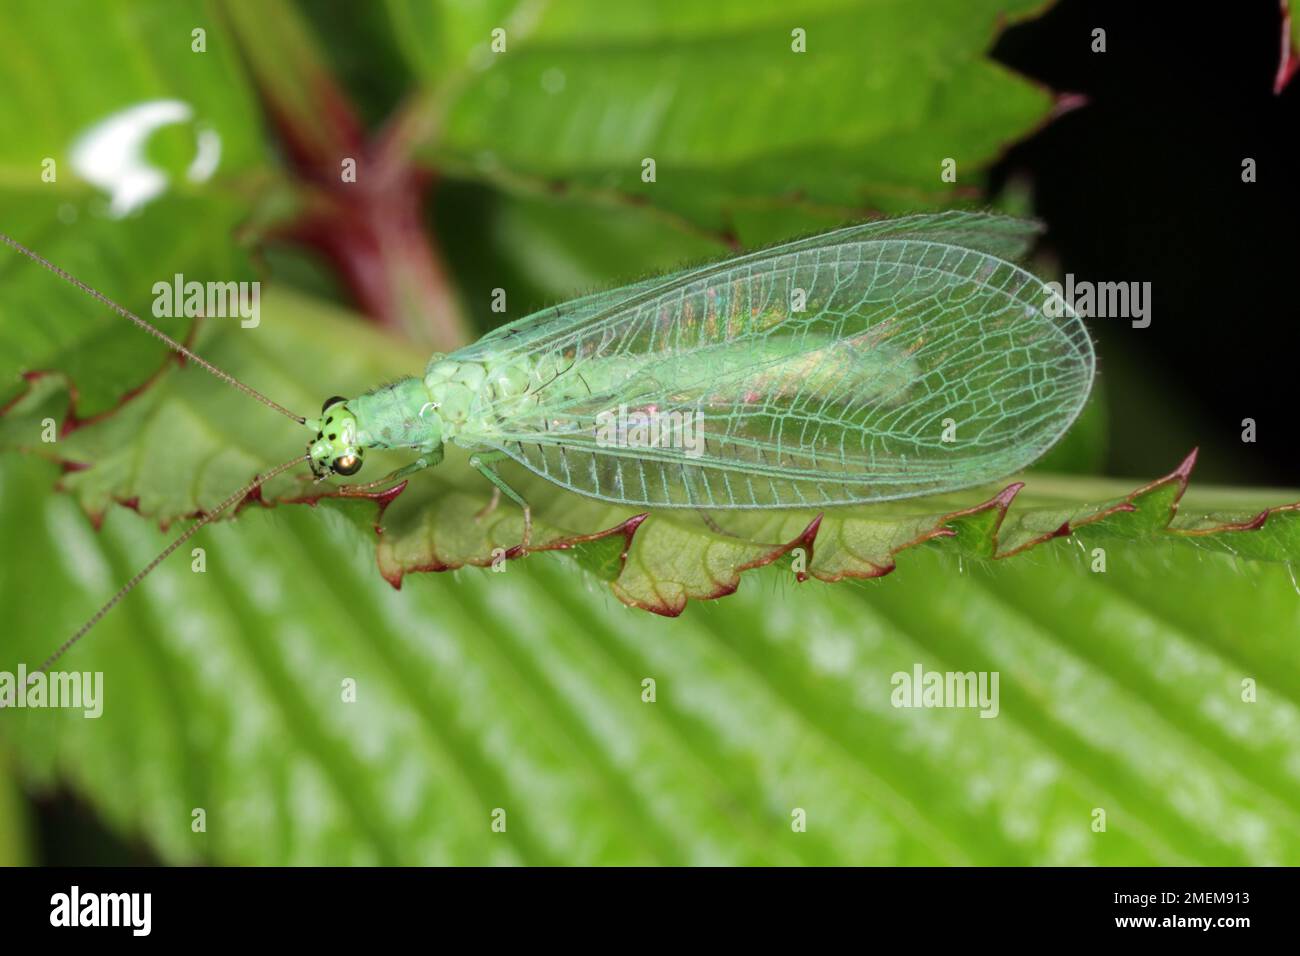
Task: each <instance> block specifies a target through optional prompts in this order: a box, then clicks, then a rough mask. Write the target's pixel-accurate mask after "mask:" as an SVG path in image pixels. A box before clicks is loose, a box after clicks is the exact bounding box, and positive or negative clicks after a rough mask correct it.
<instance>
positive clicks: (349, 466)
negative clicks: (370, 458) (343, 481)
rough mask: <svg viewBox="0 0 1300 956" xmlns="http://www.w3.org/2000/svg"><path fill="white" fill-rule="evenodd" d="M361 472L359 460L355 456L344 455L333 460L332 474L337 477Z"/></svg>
mask: <svg viewBox="0 0 1300 956" xmlns="http://www.w3.org/2000/svg"><path fill="white" fill-rule="evenodd" d="M360 470H361V459H360V458H359V457H358V456H356V455H344V456H342V457H341V458H335V459H334V472H335V474H339V475H355V474H356V473H357V472H359V471H360Z"/></svg>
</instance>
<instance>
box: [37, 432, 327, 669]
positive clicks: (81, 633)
mask: <svg viewBox="0 0 1300 956" xmlns="http://www.w3.org/2000/svg"><path fill="white" fill-rule="evenodd" d="M310 457H311V456H310V455H299V456H298V457H297V458H293V459H290V460H289V461H286V462H285V463H284V464H283V465H276V466H275V467H274V468H272V469H271V470H270V471H268V472H267V473H266V474H264V475H256V476H255V477H254V478H253V480H252V481H250V482H249V483H248V484H246V485H244V487H242V488H240V489H239V490H238V491H236V492H235V493H234V494H232V495H231V496H230V497H229V498H227V499H226V500H225V501H223V502H221V504H219V505H217V506H216V507H215V508H213V509H212V510H211V511H209V512H208V513H207V514H205V515H202V516H201V517H200V518H199V519H198V520H197V521H195V522H194V524H192V525H190V526H189V527H188V528H186V529H185V530H184V531H183V532H181V534H180V536H179V537H178V538H177V539H176V540H175V541H173V542H172V543H171V544H169V545H167V547H165V548H163V549H162V551H161V552H159V554H158V557H156V558H154V559H153V560H152V561H150V562H149V563H148V564H146V565H145V566H144V567H143V568H141V569H140V571H139V573H138V574H136V576H135V577H133V578H132V579H131V580H130V581H127V582H126V584H124V585H122V588H121V590H119V591H118V592H117V593H116V594H114V595H113V596H112V597H111V598H109V599H108V602H107V603H106V604H105V605H104V606H103V607H101V608H100V609H99V610H98V611H96V612H95V613H94V614H93V615H91V617H90V619H89V620H88V621H86V623H85V624H83V625H81V627H79V628H77V630H76V632H75V633H74V634H73V635H72V636H71V637H70V638H68V639H67V640H66V641H64V642H63V643H62V644H60V645H59V649H58V650H57V651H55V652H54V653H53V654H51V655H50V656H49V657H47V658H46V659H45V663H44V664H42V665H41V666H40V670H41V671H42V672H44V671H47V670H49V669H50V667H51V665H53V664H54V662H55V661H57V660H58V659H59V658H60V657H62V656H63V655H64V654H66V653H67V652H68V651H69V650H70V649H71V648H72V645H73V644H76V643H77V641H79V640H81V639H82V638H83V637H85V636H86V634H87V633H88V632H89V631H90V629H91V628H92V627H94V626H95V625H96V624H98V623H99V622H100V621H101V620H102V619H103V617H104V615H105V614H107V613H108V612H109V611H111V610H113V608H114V606H116V604H117V603H118V602H119V601H121V600H122V598H124V597H126V596H127V595H128V594H130V593H131V591H132V590H133V589H134V588H135V586H136V585H137V584H139V583H140V582H141V581H143V580H144V579H145V578H146V577H148V576H149V572H150V571H152V570H153V569H154V568H156V567H158V565H160V564H162V563H163V561H165V560H166V559H167V557H168V555H170V554H171V553H172V552H173V551H175V550H176V549H177V548H179V547H180V546H181V545H183V544H184V543H185V542H186V541H188V540H190V538H192V537H193V536H194V534H195V532H197V531H198V530H199V529H200V528H202V527H203V526H204V525H206V524H209V523H211V522H212V521H215V520H216V519H217V518H218V517H220V515H221V513H222V512H223V511H225V510H226V509H227V508H229V507H230V506H231V505H233V504H236V503H237V502H240V501H243V500H244V499H245V498H247V497H248V496H249V495H251V494H252V493H253V492H254V491H255V490H257V489H258V488H260V487H261V486H262V485H263V484H265V483H266V482H268V481H270V480H271V479H272V478H274V477H275V476H276V475H279V474H281V473H283V472H286V471H288V470H289V469H290V468H292V467H293V466H294V465H300V464H302V463H303V462H304V461H306V460H307V459H308V458H310Z"/></svg>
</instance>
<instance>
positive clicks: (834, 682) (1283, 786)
mask: <svg viewBox="0 0 1300 956" xmlns="http://www.w3.org/2000/svg"><path fill="white" fill-rule="evenodd" d="M50 477H51V475H50V466H47V465H44V464H42V463H40V462H38V461H36V460H34V459H28V460H26V461H23V460H15V459H13V458H12V457H10V458H8V459H6V460H5V462H4V464H3V470H2V471H0V480H2V481H3V490H4V492H5V495H6V496H7V497H8V498H11V499H12V498H16V499H19V500H23V501H25V502H27V506H26V507H24V508H21V509H7V510H6V511H5V512H4V514H3V515H0V525H2V527H0V530H2V531H3V534H4V535H5V539H6V540H21V541H23V542H24V557H25V560H24V561H22V562H11V563H9V564H7V565H5V566H4V568H3V576H2V577H0V596H2V597H3V598H4V600H5V601H6V606H7V607H9V608H11V610H12V613H11V627H12V629H11V631H10V633H11V634H12V635H13V636H12V637H11V638H10V639H9V640H8V641H6V644H5V646H4V657H5V661H4V663H3V665H0V666H4V667H6V668H9V669H13V668H15V667H16V662H17V661H21V660H25V661H29V662H30V661H32V660H34V659H38V658H40V657H41V656H43V655H44V654H45V653H46V652H47V651H48V650H49V649H50V647H51V646H52V644H53V643H56V642H57V641H58V640H60V639H61V638H62V636H63V635H64V634H66V633H68V632H69V631H70V630H71V629H72V628H73V627H75V625H76V624H77V623H78V621H79V620H80V618H81V617H82V616H83V615H84V614H85V613H86V612H87V611H88V610H89V609H90V608H91V607H92V606H93V605H94V603H95V602H97V601H98V600H101V599H102V598H103V596H104V595H105V594H107V593H108V592H109V591H110V590H111V589H112V587H114V586H115V585H116V584H117V582H119V581H120V580H122V579H124V578H125V577H126V576H127V575H129V574H130V573H131V572H132V571H133V570H135V569H136V568H138V567H139V566H140V565H142V564H143V563H144V561H146V560H147V559H148V558H149V556H151V555H152V554H153V553H154V552H155V551H156V550H157V549H158V548H159V547H160V546H161V544H162V543H163V541H164V540H165V538H164V537H163V536H162V535H160V534H159V533H158V532H157V531H156V530H154V529H151V528H150V527H149V525H148V524H147V523H146V522H143V521H141V520H139V519H138V518H137V517H136V516H135V515H133V514H131V513H130V512H129V511H126V510H125V509H120V508H119V509H113V510H112V511H110V512H109V513H108V514H107V515H106V517H105V521H104V526H103V528H102V530H101V531H100V533H99V534H98V535H96V534H95V533H94V532H92V531H91V530H90V529H89V527H88V525H87V523H86V521H85V519H84V518H83V517H82V516H80V515H79V514H78V513H77V511H76V507H75V505H74V503H73V502H72V501H71V500H69V499H68V498H67V497H66V496H58V495H54V496H51V495H50V494H49V493H48V491H47V490H46V489H47V488H48V483H49V480H50ZM360 541H361V538H360V536H359V533H358V532H357V530H356V529H355V528H354V527H353V526H352V524H351V522H349V521H347V520H346V519H341V518H331V517H330V516H329V515H328V513H326V512H324V511H322V509H307V508H284V507H282V508H277V509H272V510H266V509H259V508H253V509H248V510H246V511H245V512H244V514H243V515H242V516H241V517H240V519H239V520H238V521H236V522H232V523H223V524H222V525H218V526H216V527H214V528H212V529H209V530H208V531H205V532H204V533H203V537H202V538H200V539H197V540H196V542H195V543H196V544H199V545H201V546H202V547H204V548H205V550H206V562H207V563H206V571H205V572H204V573H201V574H200V573H194V572H193V571H192V570H191V566H190V564H189V563H188V562H189V560H190V559H189V558H188V557H187V556H181V557H180V558H178V559H176V560H174V561H173V562H172V563H170V564H167V565H164V566H163V567H162V568H161V569H160V570H159V571H158V572H157V574H156V576H155V577H153V578H151V579H150V580H149V582H148V583H147V584H146V585H145V586H144V587H143V588H142V589H141V590H140V591H139V592H138V593H137V594H135V595H133V596H132V598H131V600H129V601H128V602H126V603H125V604H124V605H123V606H121V607H120V608H118V609H116V610H115V611H114V612H113V614H112V615H110V616H109V618H107V619H106V620H105V621H104V622H103V624H102V625H101V627H100V629H99V630H97V631H96V632H95V633H94V634H93V635H92V636H91V637H90V638H89V639H88V640H87V641H86V642H84V643H83V644H82V645H80V646H79V647H78V648H77V649H76V650H75V651H74V652H73V656H70V657H69V658H67V659H66V660H65V662H64V666H66V667H68V668H75V669H84V670H88V671H95V670H100V671H103V672H104V675H105V704H104V714H103V716H102V717H101V718H99V719H97V720H90V719H85V718H83V717H81V716H80V715H79V714H77V713H75V712H69V711H50V710H43V711H35V710H25V711H3V712H0V735H2V736H3V738H4V740H5V741H6V743H7V744H8V745H9V746H10V747H11V748H12V749H13V751H14V753H15V755H16V758H17V759H18V760H19V762H20V763H21V765H22V767H23V769H24V776H25V777H26V778H27V779H28V780H29V781H31V782H32V784H33V785H35V786H41V785H47V786H52V785H53V784H54V782H55V781H56V780H59V781H65V782H68V783H71V784H72V785H73V786H75V787H76V788H77V789H78V790H79V791H80V792H83V793H86V794H88V795H89V796H90V798H91V799H92V800H93V801H94V803H95V804H96V806H97V807H98V808H99V809H100V810H101V812H102V813H103V814H104V815H105V816H106V817H107V819H108V820H109V821H110V823H111V824H112V825H113V826H114V827H115V828H117V829H118V830H120V831H121V832H123V833H125V834H128V835H134V836H138V837H139V838H141V839H143V840H145V841H147V842H148V843H149V844H150V845H151V846H153V847H154V848H155V849H156V850H157V851H158V852H159V853H161V854H162V855H163V856H164V858H165V859H168V860H172V861H199V860H213V861H217V862H223V863H290V864H293V863H323V862H329V863H334V864H341V863H370V862H391V863H399V862H400V863H566V864H580V863H625V864H626V863H778V864H779V863H786V864H788V863H873V864H921V863H941V864H943V863H959V864H960V863H984V864H1016V863H1057V864H1102V865H1120V864H1157V863H1158V864H1186V863H1205V864H1219V865H1236V864H1245V863H1252V864H1258V863H1279V864H1286V863H1291V864H1294V863H1295V862H1296V861H1297V860H1300V811H1297V801H1296V794H1297V792H1300V771H1298V770H1297V769H1296V768H1297V767H1300V761H1297V759H1296V756H1297V751H1296V746H1297V745H1296V741H1297V740H1300V666H1297V664H1296V660H1295V655H1294V654H1292V653H1291V644H1292V637H1293V635H1294V634H1295V633H1296V631H1297V628H1300V600H1297V597H1296V594H1295V591H1294V589H1293V586H1292V584H1291V582H1290V580H1289V579H1288V577H1287V574H1286V571H1285V569H1284V568H1282V567H1281V566H1277V565H1268V564H1263V563H1246V564H1240V565H1237V564H1235V563H1234V562H1233V560H1232V559H1231V558H1230V557H1228V556H1227V555H1221V554H1211V553H1203V552H1197V551H1195V550H1193V549H1190V548H1185V547H1179V546H1177V545H1176V544H1172V543H1165V544H1159V545H1153V544H1150V543H1142V544H1139V543H1135V542H1128V541H1124V540H1119V539H1117V540H1116V541H1115V542H1114V543H1113V544H1112V545H1110V546H1108V550H1109V566H1108V569H1107V571H1106V572H1105V573H1104V574H1095V573H1091V572H1090V571H1089V570H1088V567H1087V564H1086V563H1085V562H1082V561H1079V560H1077V559H1076V557H1075V556H1074V554H1073V551H1072V550H1071V549H1068V548H1067V549H1064V550H1059V551H1051V552H1049V551H1044V550H1037V551H1035V552H1032V553H1031V554H1029V555H1025V556H1023V557H1022V558H1020V559H1017V560H1015V561H1005V562H994V563H992V564H982V565H978V566H972V565H971V564H969V563H966V564H965V566H964V570H962V569H961V567H960V566H959V565H958V563H957V562H956V561H955V560H954V558H953V557H952V556H948V555H944V554H943V553H941V552H939V551H936V550H933V549H917V550H914V551H912V552H909V554H908V560H907V562H906V566H905V567H903V568H902V569H900V571H899V572H898V573H896V574H894V575H891V576H890V577H888V578H885V579H883V580H881V581H879V582H874V583H872V584H871V585H870V586H869V587H868V586H853V585H848V584H842V585H838V586H835V587H827V586H824V585H818V584H815V583H810V584H808V585H803V586H798V587H795V586H792V582H791V579H790V578H789V577H788V572H786V571H782V570H776V569H771V570H769V571H768V572H766V573H765V574H766V576H765V577H764V578H763V579H761V580H757V581H754V582H751V583H750V584H748V585H747V586H745V587H743V588H741V589H740V591H739V592H738V593H737V594H736V595H734V596H733V597H731V598H729V599H728V601H727V602H726V609H727V610H726V614H725V615H722V616H720V615H719V614H718V613H717V612H716V611H713V610H710V609H709V608H708V606H706V605H700V606H697V607H693V608H689V609H688V610H687V613H685V614H683V615H682V616H681V617H680V618H678V619H675V620H671V621H669V620H666V619H663V618H660V617H656V616H654V615H646V614H636V613H633V612H629V611H626V610H623V609H621V608H619V607H618V606H617V604H615V603H613V602H610V601H608V600H606V599H603V598H602V597H601V596H600V595H599V594H596V593H592V592H591V589H587V590H586V591H585V592H584V589H583V588H582V587H580V586H576V585H578V584H580V581H581V575H582V572H579V571H577V570H576V568H574V567H573V566H572V565H571V564H569V563H568V562H566V561H557V560H553V559H552V560H539V559H538V558H536V557H535V558H530V559H529V560H527V561H524V562H510V563H508V564H507V565H506V568H507V570H506V571H505V573H493V572H491V571H475V572H473V573H464V574H461V575H456V576H453V575H418V576H416V577H414V578H412V579H410V581H409V583H408V585H407V586H405V587H404V588H403V589H402V591H401V592H394V591H393V590H392V589H391V588H390V587H388V585H386V584H385V583H383V582H382V581H381V580H380V579H379V578H378V576H377V575H375V573H374V569H373V564H372V558H371V557H370V556H369V555H368V554H367V553H366V552H367V550H368V549H367V548H363V547H362V546H361V545H360ZM994 569H996V570H994ZM787 582H790V583H787ZM19 595H21V596H22V597H21V599H18V596H19ZM917 665H920V666H922V667H923V668H925V669H926V670H941V671H942V670H954V671H966V670H971V671H977V670H987V671H998V672H999V674H1000V700H999V712H998V716H997V717H996V718H995V719H981V718H980V717H979V716H978V713H977V711H976V710H973V709H961V710H958V709H947V710H938V709H907V708H896V707H894V706H892V705H891V694H892V692H893V689H894V687H893V681H894V680H895V677H894V675H897V674H911V673H912V672H913V669H914V668H915V667H916V666H917ZM647 678H650V679H653V681H654V682H655V683H654V688H655V698H654V702H653V703H646V702H644V701H643V698H642V695H643V693H644V691H643V681H644V680H645V679H647ZM1247 678H1249V679H1252V680H1254V681H1256V682H1257V687H1258V701H1257V702H1255V703H1246V702H1244V701H1243V700H1242V681H1243V680H1244V679H1247ZM348 680H351V681H355V687H356V692H357V698H356V702H355V703H344V702H343V699H342V694H343V691H344V682H345V681H348ZM196 807H198V808H203V809H205V811H206V813H207V829H206V832H203V833H195V832H193V831H192V829H191V820H192V816H191V814H192V811H193V810H194V808H196ZM497 808H503V809H505V811H506V813H507V819H508V828H507V832H506V833H504V834H499V833H493V832H492V829H491V821H492V814H493V812H494V810H496V809H497ZM795 808H801V809H802V810H804V811H805V813H806V814H807V819H808V830H807V832H806V833H794V832H792V830H791V819H792V818H791V814H792V812H793V811H794V809H795ZM1097 808H1100V809H1104V810H1105V812H1106V814H1107V827H1106V832H1105V833H1095V832H1093V831H1092V829H1091V825H1092V821H1093V819H1094V811H1095V810H1096V809H1097Z"/></svg>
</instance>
